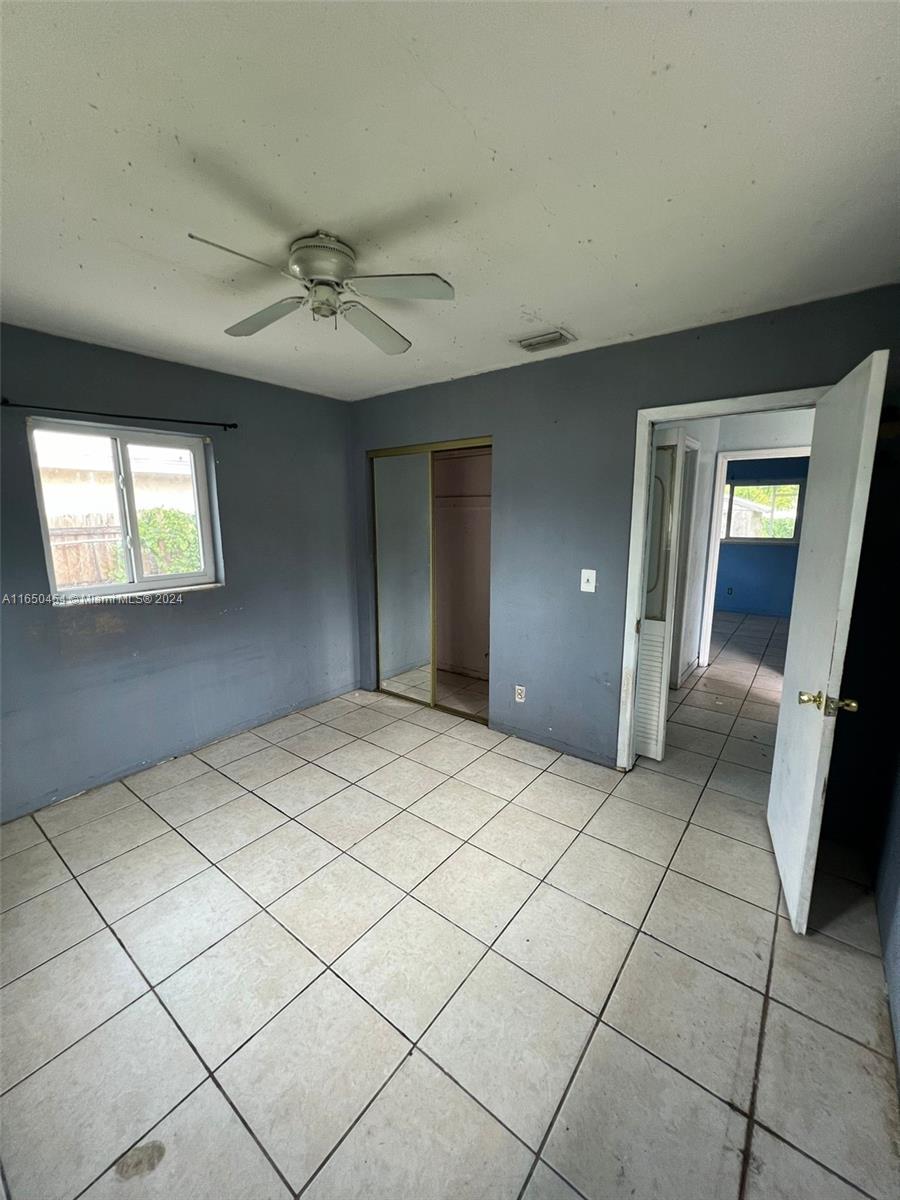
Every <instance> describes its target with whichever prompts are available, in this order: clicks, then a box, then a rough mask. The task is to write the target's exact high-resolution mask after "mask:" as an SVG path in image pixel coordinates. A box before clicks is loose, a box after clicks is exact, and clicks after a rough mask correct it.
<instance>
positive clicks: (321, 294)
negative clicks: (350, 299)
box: [307, 283, 341, 320]
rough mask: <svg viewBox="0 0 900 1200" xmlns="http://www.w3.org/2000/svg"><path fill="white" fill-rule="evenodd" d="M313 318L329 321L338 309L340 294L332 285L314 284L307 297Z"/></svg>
mask: <svg viewBox="0 0 900 1200" xmlns="http://www.w3.org/2000/svg"><path fill="white" fill-rule="evenodd" d="M307 299H308V301H309V307H310V308H311V309H312V315H313V316H314V317H317V318H318V317H324V318H327V319H328V320H330V319H331V318H332V317H335V316H337V313H338V309H339V308H340V303H341V302H340V293H339V291H338V289H337V288H336V287H335V285H334V284H333V283H314V284H313V285H312V287H311V288H310V289H309V295H308V297H307Z"/></svg>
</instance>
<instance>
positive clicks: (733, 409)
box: [616, 384, 833, 771]
mask: <svg viewBox="0 0 900 1200" xmlns="http://www.w3.org/2000/svg"><path fill="white" fill-rule="evenodd" d="M831 386H833V385H831V384H829V385H827V386H824V387H813V388H799V389H797V390H795V391H788V392H766V393H762V394H759V395H753V396H733V397H729V398H726V399H722V400H699V401H696V402H694V403H687V404H670V405H659V406H657V407H654V408H641V409H638V412H637V424H636V431H635V445H634V480H633V486H632V495H631V532H630V536H629V542H628V575H627V585H626V592H625V631H624V638H623V643H624V644H623V647H622V686H621V692H620V696H619V735H618V744H617V751H616V766H617V767H618V768H619V770H624V771H629V770H631V768H632V767H633V766H634V760H635V753H634V689H635V682H636V677H637V651H638V633H637V622H638V620H639V619H640V609H641V601H642V590H643V583H644V578H643V576H644V566H643V564H644V544H645V541H646V534H647V528H646V527H647V506H648V488H649V482H650V453H651V446H652V441H653V426H654V425H655V424H658V423H660V422H663V421H664V422H666V423H669V422H672V421H690V420H696V419H697V418H703V417H734V416H740V415H741V414H743V413H757V412H777V411H779V410H781V409H786V408H815V406H816V404H817V402H818V401H819V400H821V398H822V397H823V396H824V395H825V393H826V392H827V391H829V389H830V387H831ZM754 453H755V452H754ZM705 615H706V614H705V611H704V619H705Z"/></svg>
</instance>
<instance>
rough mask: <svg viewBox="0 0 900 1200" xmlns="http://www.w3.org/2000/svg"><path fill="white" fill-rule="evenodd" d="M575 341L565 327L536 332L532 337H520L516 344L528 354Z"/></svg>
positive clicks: (554, 348)
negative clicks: (547, 331) (546, 331)
mask: <svg viewBox="0 0 900 1200" xmlns="http://www.w3.org/2000/svg"><path fill="white" fill-rule="evenodd" d="M574 341H575V335H574V334H572V333H569V332H568V330H566V329H551V330H550V332H549V333H538V334H535V335H534V337H527V338H522V339H521V340H520V341H518V342H516V345H517V346H519V347H521V349H523V350H527V351H528V353H529V354H537V353H538V352H539V351H540V350H556V349H558V348H559V347H560V346H568V344H569V342H574Z"/></svg>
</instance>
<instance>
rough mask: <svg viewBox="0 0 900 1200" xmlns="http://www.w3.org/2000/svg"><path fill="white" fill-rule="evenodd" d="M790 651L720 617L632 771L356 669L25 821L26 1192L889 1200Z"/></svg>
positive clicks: (22, 1136)
mask: <svg viewBox="0 0 900 1200" xmlns="http://www.w3.org/2000/svg"><path fill="white" fill-rule="evenodd" d="M784 642H785V629H784V626H783V623H781V622H774V621H772V620H768V619H765V618H758V617H747V618H741V617H739V616H738V617H734V616H731V615H726V614H722V615H721V616H720V617H719V618H718V619H717V622H716V646H715V650H716V657H715V660H714V662H713V664H712V665H711V667H710V668H709V670H707V671H706V672H703V673H702V674H701V673H698V674H697V675H696V677H695V678H693V679H692V680H691V681H690V683H689V686H688V687H686V688H685V689H683V690H682V691H681V692H679V693H677V694H674V695H673V700H672V706H671V714H670V722H669V738H668V746H669V749H668V753H667V754H666V759H665V761H664V762H662V763H657V762H650V761H644V762H642V763H640V764H639V765H638V766H637V767H636V768H635V770H634V771H633V772H631V773H630V774H629V775H628V776H622V775H620V774H617V773H616V772H615V771H612V770H610V769H609V768H606V767H602V766H598V765H596V764H592V763H587V762H583V761H581V760H579V759H575V758H571V757H568V756H560V755H558V754H557V753H556V751H554V750H550V749H547V748H545V747H540V746H535V745H532V744H531V743H528V742H524V741H521V740H519V739H517V738H505V737H503V735H501V734H499V733H495V732H493V731H491V730H489V729H486V728H485V727H484V726H482V725H478V724H476V723H473V722H470V721H467V720H464V719H462V718H452V717H447V716H446V714H435V713H434V712H432V711H431V710H428V709H423V708H421V707H417V706H415V705H414V704H412V703H410V702H408V701H404V700H398V699H396V698H386V697H384V696H379V695H377V694H372V693H364V692H354V693H351V694H349V695H347V696H345V697H342V698H339V699H336V700H331V701H328V702H326V703H325V704H320V705H316V706H315V707H313V708H311V709H308V710H306V711H305V712H303V713H295V714H291V715H290V716H288V717H284V718H281V719H279V720H277V721H273V722H270V723H269V724H267V725H265V726H262V727H261V728H259V729H256V730H253V731H251V732H249V733H243V734H239V735H236V736H235V737H231V738H226V739H224V740H223V741H221V742H218V743H217V744H216V745H214V746H208V747H204V748H202V749H200V750H198V751H197V752H196V753H195V754H193V755H185V756H183V757H181V758H178V759H174V760H172V761H170V762H167V763H163V764H161V765H160V766H157V767H153V768H151V769H150V770H148V771H143V772H141V773H140V774H139V775H136V776H133V777H131V778H130V779H127V780H124V781H121V782H118V783H113V784H109V785H107V786H106V787H102V788H97V789H95V790H94V791H93V792H90V793H87V794H85V795H82V796H79V797H76V798H74V799H72V800H68V801H65V802H64V803H62V804H59V805H56V806H54V807H53V808H50V809H46V810H44V811H43V812H38V813H36V814H35V815H34V817H27V818H23V819H20V820H18V821H16V822H13V823H12V824H10V825H8V826H6V827H5V828H4V830H3V855H4V859H3V868H4V869H3V886H2V908H3V913H2V917H0V923H2V937H3V945H2V950H3V952H2V968H3V983H4V986H3V988H2V991H0V1006H2V1019H3V1053H2V1058H0V1091H2V1098H0V1109H2V1119H3V1120H2V1124H3V1134H2V1161H3V1167H4V1171H5V1180H6V1185H7V1186H8V1189H9V1195H10V1196H11V1198H12V1200H56V1198H69V1197H76V1196H82V1195H83V1196H85V1197H89V1198H90V1200H100V1198H104V1200H145V1198H157V1197H159V1198H161V1197H166V1198H167V1200H169V1198H174V1200H269V1198H272V1200H275V1198H282V1200H283V1198H285V1197H291V1196H296V1195H298V1194H303V1195H304V1196H308V1197H310V1198H315V1200H351V1198H353V1197H359V1198H360V1200H362V1198H363V1197H365V1198H366V1200H443V1198H448V1200H449V1198H453V1200H456V1198H457V1197H470V1198H475V1197H481V1198H484V1200H516V1198H517V1197H524V1198H525V1200H577V1197H579V1196H581V1197H585V1198H587V1200H606V1198H608V1197H612V1196H620V1195H621V1196H630V1197H636V1198H637V1200H645V1198H649V1197H656V1198H663V1200H738V1198H740V1200H828V1198H832V1200H837V1198H840V1200H851V1198H852V1197H864V1196H869V1197H875V1198H877V1200H892V1198H894V1197H896V1195H897V1183H898V1175H897V1171H898V1159H897V1137H898V1124H897V1104H896V1099H897V1098H896V1089H895V1081H896V1075H895V1064H894V1060H893V1057H892V1041H891V1033H890V1028H889V1023H888V1015H887V1009H886V1004H885V996H884V980H883V974H882V967H881V961H880V958H879V943H878V933H877V928H876V924H875V916H874V908H873V903H872V897H871V893H870V892H869V891H868V889H867V888H866V886H865V882H864V877H863V876H862V875H861V874H860V872H859V870H858V866H857V864H854V863H853V862H852V860H850V859H849V858H848V857H847V856H846V855H845V856H841V855H840V854H838V853H837V852H835V851H834V850H831V849H829V850H828V851H827V852H825V853H823V859H825V861H826V865H827V867H828V869H829V871H830V874H825V873H824V872H822V873H820V877H819V880H818V883H817V892H816V901H815V908H814V913H813V920H812V932H811V933H810V936H808V937H806V938H798V937H796V936H795V935H794V934H793V933H792V932H791V930H790V926H789V924H788V922H787V921H786V920H785V919H784V917H783V916H782V915H780V913H779V889H778V880H777V874H776V871H775V865H774V860H773V856H772V853H771V847H770V843H769V839H768V834H767V832H766V826H765V815H764V806H763V801H764V799H765V795H766V791H767V787H768V776H767V770H768V767H769V765H770V761H771V746H772V743H773V740H774V730H775V721H776V719H777V714H778V702H779V698H780V697H779V692H780V673H781V665H782V662H783V654H784ZM367 716H368V719H366V718H367ZM436 716H441V717H443V720H440V721H437V722H436V723H435V720H434V719H435V717H436Z"/></svg>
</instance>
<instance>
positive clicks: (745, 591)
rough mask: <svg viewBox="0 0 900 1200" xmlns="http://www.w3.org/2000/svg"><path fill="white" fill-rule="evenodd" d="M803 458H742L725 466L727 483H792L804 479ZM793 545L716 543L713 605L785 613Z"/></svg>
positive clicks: (793, 561) (788, 607)
mask: <svg viewBox="0 0 900 1200" xmlns="http://www.w3.org/2000/svg"><path fill="white" fill-rule="evenodd" d="M808 470H809V459H808V458H744V459H735V460H734V461H733V462H730V463H729V464H728V474H727V476H726V478H727V480H728V482H729V483H740V482H742V481H747V480H757V479H766V480H772V481H775V480H779V481H782V482H786V483H793V482H796V481H798V480H802V479H805V478H806V475H807V472H808ZM797 549H798V548H797V544H796V543H795V542H781V543H779V542H772V543H771V545H760V544H759V543H751V544H749V545H746V546H742V545H741V544H740V543H739V542H722V544H721V545H720V547H719V569H718V573H717V575H716V608H717V609H721V610H722V611H723V612H744V613H760V614H761V615H763V616H767V617H788V616H790V613H791V600H792V599H793V595H794V576H795V575H796V574H797Z"/></svg>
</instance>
